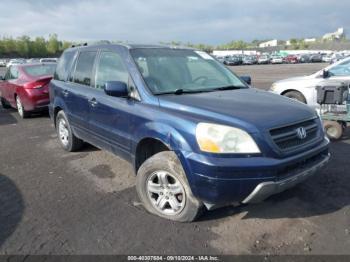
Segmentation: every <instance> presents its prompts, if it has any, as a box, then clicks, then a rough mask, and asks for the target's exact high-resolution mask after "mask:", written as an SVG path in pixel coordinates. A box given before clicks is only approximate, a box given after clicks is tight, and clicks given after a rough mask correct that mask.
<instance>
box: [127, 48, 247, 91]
mask: <svg viewBox="0 0 350 262" xmlns="http://www.w3.org/2000/svg"><path fill="white" fill-rule="evenodd" d="M130 52H131V55H132V57H133V58H134V60H135V62H136V64H137V66H138V68H139V70H140V72H141V74H142V76H143V78H144V80H145V82H146V84H147V86H148V87H149V88H150V89H151V91H152V93H153V94H165V93H176V92H177V91H178V90H181V91H183V92H205V91H214V90H215V89H218V88H225V87H235V88H247V86H246V85H245V84H244V83H243V82H242V81H241V80H240V78H239V77H237V76H235V75H234V74H233V73H232V72H231V71H230V70H229V69H227V68H226V67H224V66H223V65H221V64H220V63H219V62H217V61H216V60H215V59H214V58H212V57H211V56H210V55H208V54H207V53H205V52H201V51H193V50H181V49H169V48H144V49H142V48H141V49H133V50H131V51H130ZM181 93H182V92H181Z"/></svg>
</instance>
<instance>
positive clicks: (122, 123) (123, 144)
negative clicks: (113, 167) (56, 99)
mask: <svg viewBox="0 0 350 262" xmlns="http://www.w3.org/2000/svg"><path fill="white" fill-rule="evenodd" d="M95 74H96V75H95V90H94V91H93V93H94V94H93V97H91V99H92V100H93V101H94V103H93V104H91V105H90V110H91V113H90V129H91V131H92V132H93V133H94V136H95V138H96V140H97V141H96V143H97V144H98V145H99V146H100V147H102V148H106V149H108V150H110V151H112V152H114V153H116V154H118V155H120V156H121V157H124V158H128V157H130V148H131V136H132V134H130V123H131V121H132V119H131V118H132V115H133V114H131V112H132V110H133V109H134V108H135V107H134V104H135V103H136V102H135V100H132V99H129V98H122V97H112V96H108V95H107V94H106V93H105V92H104V90H103V88H104V85H105V83H106V82H107V81H121V82H124V83H128V80H129V73H128V71H127V69H126V67H125V65H124V63H123V60H122V58H121V56H120V55H119V54H118V53H117V52H116V51H113V52H112V51H101V52H100V55H99V58H98V62H97V64H96V73H95Z"/></svg>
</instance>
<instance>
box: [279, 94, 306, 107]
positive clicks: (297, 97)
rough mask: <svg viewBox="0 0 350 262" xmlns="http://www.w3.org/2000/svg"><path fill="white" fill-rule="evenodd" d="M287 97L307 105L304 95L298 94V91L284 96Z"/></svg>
mask: <svg viewBox="0 0 350 262" xmlns="http://www.w3.org/2000/svg"><path fill="white" fill-rule="evenodd" d="M283 95H284V96H285V97H288V98H290V99H294V100H297V101H299V102H301V103H304V104H306V99H305V97H304V96H303V94H302V93H300V92H298V91H289V92H287V93H285V94H283Z"/></svg>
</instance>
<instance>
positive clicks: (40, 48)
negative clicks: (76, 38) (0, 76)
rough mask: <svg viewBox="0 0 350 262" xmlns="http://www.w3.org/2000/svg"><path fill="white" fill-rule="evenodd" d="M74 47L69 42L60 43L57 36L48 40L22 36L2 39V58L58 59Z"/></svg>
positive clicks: (53, 35) (0, 50)
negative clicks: (61, 54) (69, 48)
mask: <svg viewBox="0 0 350 262" xmlns="http://www.w3.org/2000/svg"><path fill="white" fill-rule="evenodd" d="M71 45H72V43H71V42H69V41H60V40H59V39H58V37H57V35H56V34H52V35H50V36H49V38H48V39H45V38H44V37H36V38H33V39H32V38H30V37H29V36H21V37H18V38H15V39H14V38H12V37H3V38H0V57H3V58H12V57H22V58H39V57H56V56H59V55H60V53H62V51H63V50H64V49H66V48H68V47H70V46H71Z"/></svg>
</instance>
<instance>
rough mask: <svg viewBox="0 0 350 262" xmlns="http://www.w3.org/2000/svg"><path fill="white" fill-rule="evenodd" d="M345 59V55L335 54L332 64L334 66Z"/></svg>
mask: <svg viewBox="0 0 350 262" xmlns="http://www.w3.org/2000/svg"><path fill="white" fill-rule="evenodd" d="M344 58H345V56H344V55H343V54H340V53H335V54H333V55H332V59H331V62H330V63H331V64H334V63H336V62H338V61H340V60H343V59H344Z"/></svg>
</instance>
